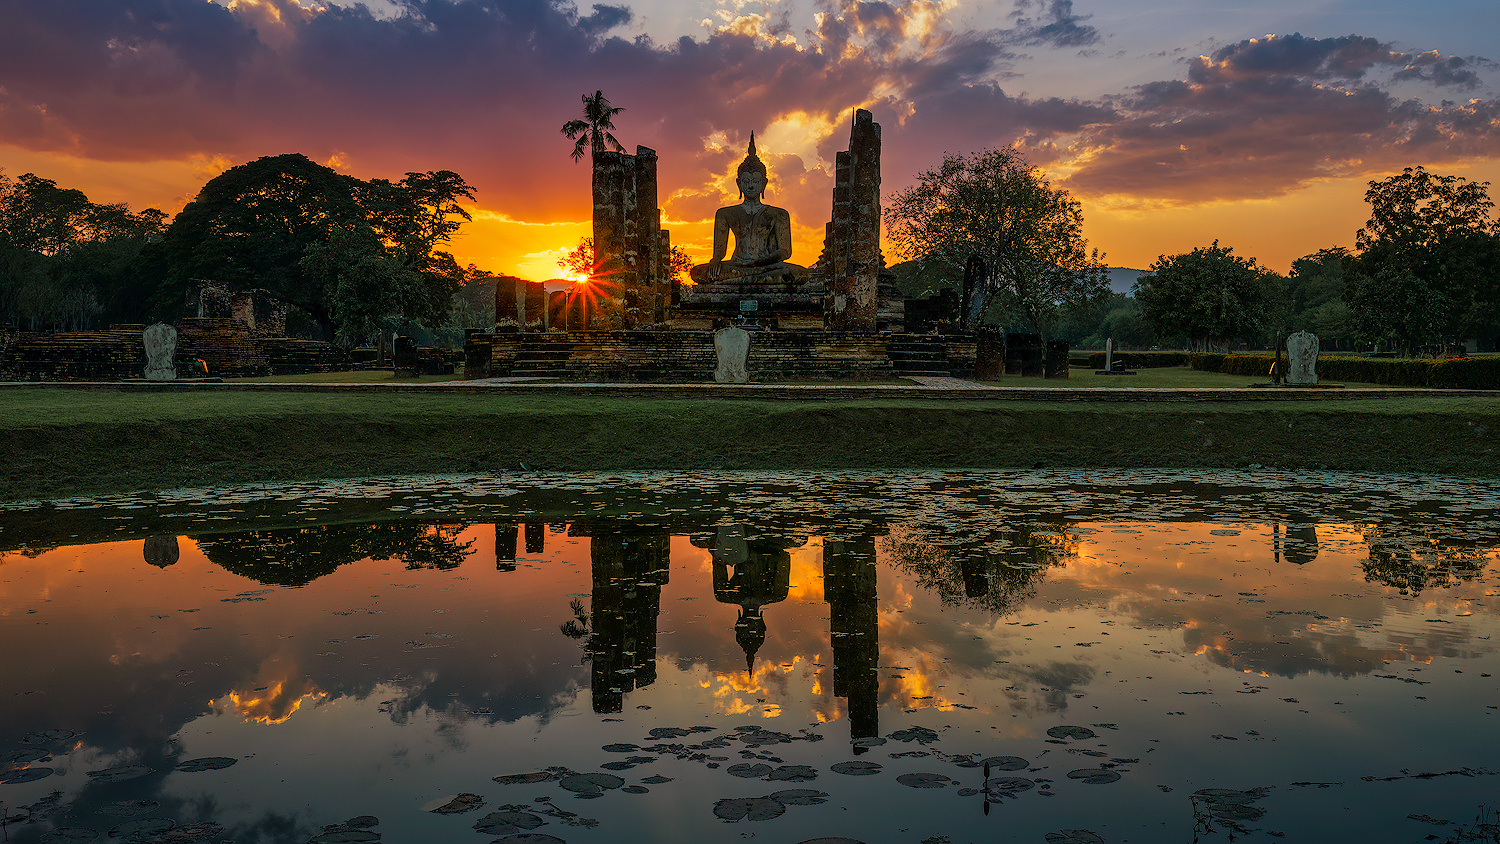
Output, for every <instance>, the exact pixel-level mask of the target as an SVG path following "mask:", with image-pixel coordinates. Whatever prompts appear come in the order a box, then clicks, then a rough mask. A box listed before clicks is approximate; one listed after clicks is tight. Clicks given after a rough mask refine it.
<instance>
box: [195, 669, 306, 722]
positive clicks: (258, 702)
mask: <svg viewBox="0 0 1500 844" xmlns="http://www.w3.org/2000/svg"><path fill="white" fill-rule="evenodd" d="M294 674H295V672H294V671H292V670H291V669H289V668H286V667H283V666H280V665H273V664H271V663H267V664H266V665H264V666H262V667H261V670H260V672H259V673H258V674H257V675H256V677H255V678H254V679H252V680H250V681H249V682H247V683H246V684H245V686H244V687H242V688H239V689H231V690H230V691H229V692H228V693H227V694H225V695H223V696H222V697H219V698H218V699H216V700H214V701H212V702H211V703H210V706H211V707H212V708H213V710H214V712H215V713H218V714H224V713H229V712H232V713H234V714H236V715H238V716H239V717H240V718H241V719H243V720H244V721H245V722H246V723H257V724H282V723H285V722H286V721H289V720H291V717H292V715H294V714H296V712H297V711H298V710H299V709H301V708H302V707H303V706H308V707H314V706H319V705H321V704H322V703H323V702H324V701H327V700H329V694H328V692H325V691H323V690H322V689H319V688H318V687H317V685H316V684H315V683H313V681H312V679H311V678H309V677H298V676H294ZM272 678H274V679H272Z"/></svg>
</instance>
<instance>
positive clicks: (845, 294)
mask: <svg viewBox="0 0 1500 844" xmlns="http://www.w3.org/2000/svg"><path fill="white" fill-rule="evenodd" d="M827 237H828V241H829V242H827V243H825V244H824V247H823V250H824V254H825V255H826V256H827V258H828V259H830V260H831V264H830V267H829V270H828V272H829V276H828V295H827V298H826V299H825V300H824V310H823V317H824V322H825V324H826V325H827V326H828V327H829V328H831V329H833V330H836V331H874V330H875V329H876V313H877V306H878V294H879V275H880V269H881V264H882V260H881V257H880V124H879V123H876V122H875V121H874V120H873V118H872V117H871V115H870V113H869V112H868V111H865V110H864V109H856V110H855V112H854V128H853V129H852V130H851V131H850V133H849V149H848V151H847V152H841V153H838V155H837V157H836V161H835V166H834V186H833V221H832V223H831V224H830V225H829V227H828V234H827Z"/></svg>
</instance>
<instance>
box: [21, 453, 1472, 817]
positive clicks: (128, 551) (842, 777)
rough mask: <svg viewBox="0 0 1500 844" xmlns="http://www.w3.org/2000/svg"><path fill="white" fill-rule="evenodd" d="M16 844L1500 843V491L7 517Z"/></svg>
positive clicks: (929, 497) (634, 476)
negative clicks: (753, 843)
mask: <svg viewBox="0 0 1500 844" xmlns="http://www.w3.org/2000/svg"><path fill="white" fill-rule="evenodd" d="M0 549H4V551H3V555H0V643H3V648H0V677H3V678H4V681H3V683H0V816H3V817H4V818H5V821H4V829H3V831H4V835H5V838H4V840H6V841H13V842H17V844H24V842H41V841H93V840H98V841H108V840H129V841H164V842H165V841H173V842H177V841H183V842H187V841H205V842H209V841H213V842H220V841H233V842H237V844H245V843H246V842H351V841H386V842H412V841H444V842H464V841H473V842H495V841H502V842H521V841H528V842H555V841H565V842H572V844H581V843H582V842H605V841H608V842H698V841H713V842H718V841H729V840H740V839H751V838H753V839H755V840H757V841H765V842H786V844H799V842H808V841H821V842H846V841H858V842H866V844H877V842H911V844H917V842H950V844H957V842H970V841H973V842H979V841H997V840H1006V841H1019V842H1024V841H1037V842H1043V841H1046V842H1054V844H1056V842H1067V843H1068V844H1082V842H1095V841H1104V842H1123V841H1146V842H1159V841H1183V842H1186V841H1197V840H1224V839H1209V838H1206V836H1209V835H1219V834H1223V835H1225V837H1226V838H1228V837H1233V836H1238V835H1255V836H1257V837H1262V838H1264V839H1271V838H1284V839H1285V840H1289V841H1340V840H1359V841H1367V842H1368V841H1411V842H1417V841H1424V840H1436V841H1496V840H1500V826H1497V820H1500V710H1497V706H1500V680H1497V679H1496V676H1495V675H1497V674H1500V656H1497V654H1496V644H1497V643H1500V638H1497V633H1500V583H1497V580H1496V573H1497V572H1496V569H1497V549H1500V483H1494V482H1485V481H1472V480H1458V479H1451V478H1439V477H1429V476H1391V475H1364V474H1349V473H1332V472H1327V473H1312V474H1291V473H1280V472H1273V471H1255V472H1243V471H1241V472H1219V471H1203V472H1140V471H1115V472H1100V471H1089V472H1065V471H1032V472H936V471H934V472H902V473H878V474H877V473H861V472H818V473H796V472H787V473H693V474H691V475H683V474H666V473H662V474H656V473H628V474H608V475H603V474H601V475H550V474H545V473H525V474H487V475H481V476H473V477H469V476H463V477H460V476H440V477H420V478H391V479H368V480H358V481H347V482H336V483H334V482H331V483H327V484H316V485H311V484H305V485H290V484H289V485H273V486H256V487H236V488H232V489H213V490H178V491H174V492H171V493H164V494H154V495H138V496H123V497H115V498H100V499H78V500H69V501H60V502H52V503H32V504H13V505H0Z"/></svg>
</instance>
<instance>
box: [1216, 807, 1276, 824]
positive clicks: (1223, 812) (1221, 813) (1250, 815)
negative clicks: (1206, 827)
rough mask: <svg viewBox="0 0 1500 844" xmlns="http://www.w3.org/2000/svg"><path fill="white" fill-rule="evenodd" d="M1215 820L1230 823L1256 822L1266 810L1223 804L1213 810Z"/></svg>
mask: <svg viewBox="0 0 1500 844" xmlns="http://www.w3.org/2000/svg"><path fill="white" fill-rule="evenodd" d="M1213 813H1214V817H1215V818H1219V819H1221V820H1231V821H1258V820H1260V819H1261V817H1262V816H1264V815H1265V813H1266V810H1265V809H1262V808H1260V807H1259V806H1250V805H1241V804H1239V803H1224V804H1221V805H1218V806H1215V807H1214V808H1213Z"/></svg>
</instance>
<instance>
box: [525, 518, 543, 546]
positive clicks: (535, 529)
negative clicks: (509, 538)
mask: <svg viewBox="0 0 1500 844" xmlns="http://www.w3.org/2000/svg"><path fill="white" fill-rule="evenodd" d="M546 551H547V526H546V525H544V524H542V523H541V522H527V523H526V553H527V554H542V553H546Z"/></svg>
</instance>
